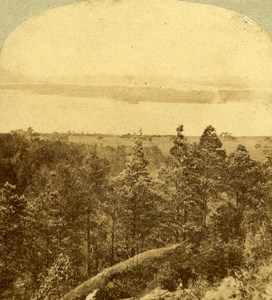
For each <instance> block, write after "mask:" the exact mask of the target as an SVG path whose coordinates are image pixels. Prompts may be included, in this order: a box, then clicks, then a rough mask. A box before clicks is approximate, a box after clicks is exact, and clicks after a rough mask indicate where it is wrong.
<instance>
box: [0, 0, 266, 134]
mask: <svg viewBox="0 0 272 300" xmlns="http://www.w3.org/2000/svg"><path fill="white" fill-rule="evenodd" d="M71 2H80V1H71V0H70V1H64V0H62V1H60V0H55V1H53V0H50V1H41V0H39V1H38V0H36V1H35V0H31V1H30V0H24V1H15V0H0V4H1V12H0V28H1V30H0V44H1V42H3V41H4V40H5V39H6V37H7V36H8V35H9V34H10V36H9V39H8V40H7V41H6V43H5V44H4V47H3V49H2V51H1V59H0V65H1V66H2V67H5V69H7V70H8V71H9V72H10V73H11V74H13V75H16V76H17V77H18V76H19V75H20V76H21V77H20V76H19V77H18V78H19V79H18V80H19V82H20V84H24V88H22V89H21V90H20V89H17V90H16V91H14V90H12V89H10V88H8V87H5V86H3V87H2V88H0V111H1V112H0V116H1V118H0V131H5V132H6V131H10V130H12V129H18V128H24V129H26V128H28V127H29V126H31V127H33V128H34V130H36V131H40V132H50V131H61V132H65V131H68V130H73V131H78V132H82V131H84V132H87V131H88V132H100V133H108V134H111V133H114V134H124V133H128V132H131V133H132V132H137V131H138V130H139V129H140V128H142V129H143V132H144V133H145V134H174V132H175V128H176V127H177V126H178V125H179V124H184V125H185V129H186V128H187V134H188V135H200V134H201V132H202V131H203V129H204V128H205V127H206V126H207V125H210V124H211V125H213V126H215V127H216V128H217V130H218V131H219V132H221V131H228V132H231V133H232V134H233V135H237V136H239V135H240V136H245V135H257V136H260V135H271V134H272V122H271V117H270V116H271V115H272V91H270V90H272V89H271V80H272V76H271V74H272V43H271V40H270V38H269V37H268V36H267V34H266V33H265V32H264V31H263V30H262V29H265V30H266V32H267V33H271V34H272V28H270V26H271V24H270V22H269V21H268V20H269V18H270V19H271V17H272V8H270V6H271V5H269V6H268V3H269V1H264V0H260V1H257V0H250V1H248V0H246V1H244V0H240V1H234V0H228V1H223V0H222V1H219V0H213V1H212V0H210V1H198V2H201V3H210V4H211V3H212V4H217V5H219V4H220V5H221V6H222V7H226V8H229V9H235V10H236V11H238V12H242V13H244V14H246V15H247V16H243V15H239V14H236V13H235V12H231V11H226V10H220V9H216V8H214V7H212V6H199V5H197V4H194V3H192V4H191V3H184V4H182V5H178V4H177V3H176V2H175V1H174V0H169V1H168V0H167V1H163V0H148V1H140V2H139V1H136V0H130V1H127V2H125V1H121V2H120V4H118V5H119V6H116V5H108V4H105V5H104V4H101V3H100V2H99V1H98V2H97V3H98V4H94V9H93V7H92V6H84V5H85V4H82V5H81V4H80V5H77V6H74V7H67V8H59V9H57V10H52V11H50V12H49V13H46V14H42V15H41V16H39V17H37V18H32V19H29V21H27V22H24V23H23V24H22V25H20V26H19V27H18V28H17V29H16V30H15V31H13V30H14V29H15V28H16V26H17V25H18V24H20V23H21V22H22V21H24V20H25V19H27V18H29V17H30V16H32V15H34V14H37V13H41V12H42V11H44V10H46V9H48V8H53V7H56V6H60V5H63V4H69V3H71ZM181 2H182V1H181ZM188 2H193V1H188ZM238 2H239V5H238V4H237V3H238ZM139 3H140V4H139ZM246 3H247V5H246ZM116 7H118V9H116ZM154 11H157V12H158V11H159V13H157V14H156V13H154ZM67 20H69V22H67ZM254 20H255V21H256V22H257V24H256V23H255V22H254ZM271 23H272V22H271ZM108 24H110V25H111V26H108ZM258 24H259V25H262V28H260V27H259V26H258ZM181 28H182V29H181ZM181 54H182V55H181ZM17 77H16V78H17ZM14 78H15V77H12V76H11V77H8V79H6V77H5V76H2V79H1V74H0V87H1V83H2V85H3V83H4V84H7V85H8V84H14V83H15V82H17V79H16V80H15V79H14ZM1 80H2V82H1ZM37 82H40V83H44V85H45V86H47V88H46V89H45V88H43V90H42V92H41V91H40V90H37V88H36V87H35V84H36V83H37ZM90 82H91V85H92V86H94V87H93V88H90V87H89V88H87V89H86V87H85V86H89V85H90ZM17 83H18V82H17ZM56 84H57V85H56ZM67 84H69V88H67ZM97 86H98V87H100V89H98V91H97ZM111 86H114V89H113V90H112V91H111V90H109V87H111ZM122 86H125V87H126V88H133V92H131V91H132V90H130V92H128V93H127V92H126V91H125V92H124V91H123V90H122V89H121V88H120V87H122ZM49 87H50V88H49ZM101 87H102V88H101ZM142 88H146V89H145V91H147V98H150V99H151V98H152V97H153V98H154V93H155V95H158V98H159V99H160V101H159V102H158V101H156V99H155V100H154V99H153V98H152V99H153V100H152V101H147V100H145V99H144V101H143V100H142V99H140V101H139V98H141V97H139V95H142V90H141V89H142ZM103 89H104V90H103ZM101 90H102V92H101ZM160 90H163V91H164V93H163V97H162V96H161V95H162V94H160ZM192 90H195V91H199V95H200V96H199V99H200V100H201V98H202V97H203V95H204V94H205V92H208V93H212V95H213V96H212V97H213V99H212V103H211V104H208V103H205V104H201V103H198V100H197V99H196V101H192V103H190V101H191V100H188V101H187V102H186V101H185V102H184V101H176V97H177V96H176V94H177V91H178V93H180V94H178V95H181V94H182V93H185V92H188V91H192ZM75 91H77V92H75ZM109 91H110V92H111V93H112V97H110V96H109ZM151 92H152V93H153V94H152V95H153V96H152V97H151V96H150V95H151V94H150V93H151ZM148 93H149V94H148ZM167 94H168V96H167ZM144 95H146V94H144ZM186 95H187V94H186ZM224 95H225V96H224ZM226 95H227V96H226ZM166 96H167V97H166ZM124 97H125V98H126V99H125V100H126V101H121V99H123V100H124ZM144 97H146V96H144ZM164 97H165V99H164ZM178 97H181V96H178ZM186 97H189V99H192V98H191V97H192V96H191V94H190V95H189V96H186ZM194 97H195V96H194ZM224 97H227V100H230V101H227V103H223V102H224V101H223V98H224ZM142 98H143V97H142ZM161 98H162V99H164V100H162V101H161ZM181 98H182V97H181ZM183 98H184V97H183ZM196 98H197V97H196Z"/></svg>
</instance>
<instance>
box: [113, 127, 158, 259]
mask: <svg viewBox="0 0 272 300" xmlns="http://www.w3.org/2000/svg"><path fill="white" fill-rule="evenodd" d="M147 166H148V161H147V160H146V159H145V155H144V148H143V138H142V133H140V135H139V136H138V137H137V138H136V139H135V142H134V146H133V148H132V153H131V159H130V161H129V162H128V163H127V166H126V169H125V170H124V171H123V172H122V173H121V174H120V175H119V176H118V178H116V188H117V194H119V197H120V199H121V201H122V202H121V211H120V219H121V223H122V225H123V228H124V231H125V232H126V236H125V241H126V247H127V251H128V256H134V255H135V254H137V253H139V252H140V251H143V250H144V249H145V248H146V247H148V246H147V245H146V242H147V239H148V237H149V236H150V234H151V232H152V228H153V227H154V224H155V223H156V203H155V199H156V195H155V193H154V192H153V190H152V186H151V178H150V176H149V173H148V169H147Z"/></svg>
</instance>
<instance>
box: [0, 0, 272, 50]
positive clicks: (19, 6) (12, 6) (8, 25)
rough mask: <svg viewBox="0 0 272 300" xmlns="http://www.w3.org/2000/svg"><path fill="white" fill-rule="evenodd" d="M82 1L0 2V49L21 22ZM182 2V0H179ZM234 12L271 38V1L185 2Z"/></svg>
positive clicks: (14, 0) (19, 0) (222, 0)
mask: <svg viewBox="0 0 272 300" xmlns="http://www.w3.org/2000/svg"><path fill="white" fill-rule="evenodd" d="M81 1H82V0H23V1H22V0H0V7H1V10H0V47H1V45H2V44H3V42H4V41H5V39H6V38H7V37H8V35H9V34H10V32H12V31H13V30H14V29H15V28H16V27H17V26H18V25H19V24H20V23H21V22H23V21H24V20H26V19H28V18H29V17H31V16H33V15H35V14H38V13H41V12H42V11H44V10H46V9H49V8H54V7H58V6H61V5H65V4H70V3H75V2H81ZM180 1H182V0H180ZM187 2H198V3H204V4H212V5H217V6H220V7H224V8H228V9H232V10H235V11H237V12H240V13H243V14H245V15H247V16H249V17H250V18H252V19H253V20H255V21H256V22H257V23H258V24H259V25H261V27H262V28H263V29H264V30H265V31H266V32H267V33H268V34H269V35H270V37H271V38H272V22H271V20H272V9H271V0H198V1H195V0H187Z"/></svg>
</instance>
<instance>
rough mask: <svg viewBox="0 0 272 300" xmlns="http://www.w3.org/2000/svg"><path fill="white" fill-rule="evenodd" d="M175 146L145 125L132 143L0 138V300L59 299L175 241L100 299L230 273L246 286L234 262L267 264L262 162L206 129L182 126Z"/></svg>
mask: <svg viewBox="0 0 272 300" xmlns="http://www.w3.org/2000/svg"><path fill="white" fill-rule="evenodd" d="M172 142H173V146H172V148H171V149H170V153H169V155H168V157H164V156H163V155H162V153H161V152H160V151H159V150H158V148H156V147H153V148H152V147H150V148H148V149H145V148H144V147H143V136H142V134H141V133H140V134H139V136H138V137H137V138H136V139H135V141H134V145H133V147H132V149H131V150H130V151H128V150H127V149H126V148H125V147H124V146H118V147H117V148H114V147H109V146H107V147H101V146H100V147H97V146H91V145H84V144H74V143H70V142H68V141H66V140H60V139H55V140H46V139H42V138H39V137H37V136H35V135H33V134H30V135H29V136H22V135H19V134H16V133H14V132H13V133H9V134H1V135H0V170H1V172H0V229H1V236H0V298H1V299H14V298H15V299H33V300H34V299H35V300H38V299H50V300H54V299H59V298H60V297H61V295H63V294H65V293H66V292H67V291H68V290H69V289H71V288H72V287H74V286H76V285H78V284H79V283H81V282H83V281H84V280H86V279H88V278H90V277H91V276H93V275H95V274H97V273H99V272H100V271H101V270H102V269H104V268H105V267H108V266H110V265H113V264H115V263H117V262H120V261H122V260H125V259H127V258H129V257H133V256H134V255H136V254H138V253H141V252H143V251H145V250H148V249H152V248H156V247H162V246H167V245H171V244H174V243H180V244H181V245H183V247H182V248H181V250H179V251H176V253H175V254H174V255H172V256H171V257H169V258H168V259H167V261H163V262H162V261H161V262H159V263H158V264H157V265H154V264H153V265H152V267H151V266H149V268H139V269H135V270H133V271H127V272H125V273H124V274H122V275H121V274H119V275H118V276H117V275H116V276H115V277H114V278H111V279H110V280H109V282H110V283H108V285H106V286H104V287H103V288H101V290H100V292H99V293H98V294H97V297H98V298H97V299H121V298H124V297H133V296H138V295H139V290H141V291H142V292H143V290H145V289H148V287H153V288H154V287H156V286H161V287H162V288H166V289H168V290H169V291H172V292H173V291H175V290H176V289H177V288H178V287H179V288H180V287H182V288H183V289H188V287H189V286H191V285H192V284H193V285H195V287H197V286H198V285H199V286H202V290H203V284H204V283H205V285H207V286H209V285H214V284H216V283H217V282H220V281H221V280H223V278H225V277H228V276H229V278H233V280H238V281H239V280H240V281H239V282H242V283H243V282H244V281H245V279H244V278H245V276H246V275H243V277H241V276H242V275H240V279H239V278H238V277H237V276H238V275H237V274H241V270H243V272H246V270H254V269H256V268H258V266H259V264H261V263H263V262H265V261H267V260H269V259H270V257H271V254H272V253H271V252H272V244H271V240H272V239H271V238H272V220H271V217H270V216H271V212H272V201H271V196H272V185H271V183H272V176H271V175H272V172H271V163H270V161H269V160H268V161H267V162H259V161H255V160H253V159H252V158H251V157H250V154H249V153H248V151H247V149H246V148H245V147H244V146H243V145H238V146H237V149H236V150H235V151H234V152H232V153H230V154H228V155H227V153H226V152H225V150H224V149H223V146H222V143H221V141H220V139H219V137H218V136H217V133H216V131H215V129H214V128H213V127H212V126H208V127H207V128H206V129H205V130H204V132H203V134H202V136H201V137H200V139H199V142H197V143H189V142H188V141H187V140H186V137H185V136H184V133H183V126H179V127H178V128H177V135H176V136H175V137H174V138H173V139H172ZM127 152H129V154H128V153H127ZM150 165H151V167H150ZM154 166H155V167H156V168H158V167H159V168H160V170H159V172H153V171H154ZM151 169H152V171H151ZM239 270H240V271H239ZM239 272H240V273H239ZM243 274H248V273H243ZM243 280H244V281H243ZM242 283H241V284H242ZM223 284H224V283H223ZM111 285H112V286H111ZM244 286H246V283H244ZM197 295H199V296H197ZM200 295H201V293H200V292H199V293H198V292H197V291H196V292H195V295H194V297H200ZM183 296H184V293H183ZM203 296H204V294H203V293H202V295H201V297H203ZM184 297H185V296H184ZM186 297H187V298H186V299H190V298H189V296H188V295H187V296H186ZM184 299H185V298H184ZM192 299H193V298H192ZM196 299H199V298H196ZM206 299H209V298H208V296H206Z"/></svg>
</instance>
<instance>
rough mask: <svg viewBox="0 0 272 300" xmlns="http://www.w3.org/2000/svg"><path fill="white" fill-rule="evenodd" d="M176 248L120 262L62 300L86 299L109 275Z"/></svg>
mask: <svg viewBox="0 0 272 300" xmlns="http://www.w3.org/2000/svg"><path fill="white" fill-rule="evenodd" d="M178 246H179V244H177V245H173V246H170V247H164V248H159V249H152V250H148V251H145V252H143V253H140V254H138V255H136V256H134V257H132V258H129V259H127V260H125V261H122V262H120V263H118V264H116V265H114V266H112V267H109V268H107V269H105V270H103V271H102V272H101V273H99V274H97V275H96V276H94V277H92V278H91V279H89V280H87V281H85V282H84V283H82V284H81V285H79V286H78V287H76V288H75V289H73V290H72V291H70V292H69V293H67V294H66V295H64V297H63V298H62V300H79V299H84V297H86V296H87V295H88V294H90V293H91V292H93V291H94V290H96V289H99V288H101V287H102V286H103V285H104V284H105V282H106V280H107V278H109V277H110V276H111V275H113V274H117V273H122V272H124V271H126V270H129V269H131V268H134V267H135V266H138V265H141V264H144V263H146V262H151V261H155V260H158V259H161V258H162V257H164V256H165V255H167V254H170V253H172V252H174V251H175V250H176V249H177V248H178Z"/></svg>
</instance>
